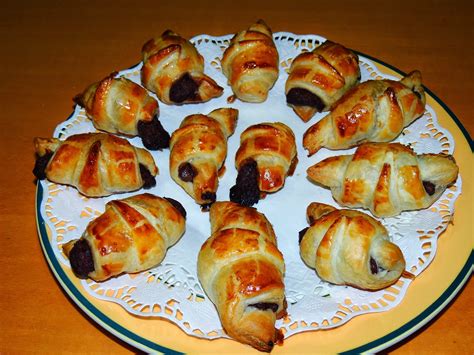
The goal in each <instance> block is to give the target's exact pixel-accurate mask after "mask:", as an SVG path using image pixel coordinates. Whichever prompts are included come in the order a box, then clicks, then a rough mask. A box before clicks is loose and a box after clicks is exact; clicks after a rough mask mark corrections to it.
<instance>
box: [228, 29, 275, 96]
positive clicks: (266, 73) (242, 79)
mask: <svg viewBox="0 0 474 355" xmlns="http://www.w3.org/2000/svg"><path fill="white" fill-rule="evenodd" d="M221 63H222V72H223V73H224V75H225V76H226V78H227V79H228V82H229V85H230V86H231V88H232V91H233V93H234V95H235V96H236V97H237V98H238V99H239V100H242V101H246V102H263V101H265V100H266V99H267V96H268V92H269V91H270V89H271V88H272V87H273V85H274V84H275V82H276V80H277V79H278V71H279V57H278V51H277V49H276V46H275V42H274V41H273V34H272V31H271V29H270V28H269V27H268V26H267V24H266V23H265V22H264V21H262V20H259V21H258V22H257V23H255V24H253V25H252V26H250V27H249V28H248V29H247V30H244V31H241V32H238V33H237V34H235V35H234V37H233V38H232V39H231V41H230V45H229V47H227V49H226V50H225V52H224V55H223V57H222V60H221Z"/></svg>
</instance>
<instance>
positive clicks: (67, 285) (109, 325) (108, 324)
mask: <svg viewBox="0 0 474 355" xmlns="http://www.w3.org/2000/svg"><path fill="white" fill-rule="evenodd" d="M353 51H354V52H355V53H357V54H358V55H361V56H363V57H365V58H367V59H369V60H371V61H374V62H376V63H378V64H381V65H383V66H385V67H387V68H389V69H391V70H393V71H395V72H397V73H398V74H400V75H402V76H403V75H405V73H404V72H403V71H401V70H399V69H397V68H395V67H394V66H392V65H390V64H387V63H385V62H383V61H381V60H379V59H376V58H374V57H372V56H369V55H367V54H364V53H362V52H359V51H356V50H353ZM138 65H140V63H138V64H135V65H133V66H131V67H129V68H128V69H125V70H130V69H133V68H135V67H137V66H138ZM424 88H425V90H426V92H427V93H428V94H429V95H430V96H431V97H432V98H433V99H434V100H435V101H436V102H437V103H438V104H439V105H440V106H441V107H442V108H443V109H444V110H445V111H446V112H447V113H448V115H449V116H450V117H451V119H452V120H453V121H454V122H455V123H456V125H457V126H458V128H459V129H460V130H461V132H462V134H463V135H464V137H465V139H466V141H467V143H468V145H469V147H470V148H471V152H473V151H474V142H473V140H472V139H471V137H470V135H469V133H468V131H467V130H466V128H465V127H464V126H463V124H462V123H461V121H459V119H458V118H457V116H456V115H455V114H454V113H453V111H451V109H450V108H449V107H448V106H447V105H446V104H445V103H444V102H443V101H441V100H440V99H439V98H438V96H436V95H435V94H434V93H433V92H432V91H431V90H429V89H428V88H426V87H424ZM73 113H74V112H73ZM73 113H71V115H70V116H69V117H68V118H67V119H66V120H65V121H67V120H69V119H70V118H71V117H72V115H73ZM42 200H43V187H42V185H41V184H40V183H39V182H38V183H37V188H36V224H37V230H38V234H39V237H40V242H41V247H42V249H43V253H44V255H45V257H46V259H47V261H48V264H49V266H50V268H51V270H52V272H53V274H54V275H55V277H56V279H57V280H58V281H59V283H60V284H61V286H62V287H63V289H64V290H65V291H66V293H67V294H68V295H69V297H71V299H72V300H73V301H74V302H75V303H76V304H77V305H78V306H79V307H80V308H81V309H82V310H83V311H84V312H85V313H86V314H87V315H88V316H89V317H90V318H92V319H93V320H94V321H95V322H96V323H98V324H99V325H101V326H102V327H103V328H104V329H106V330H107V331H108V332H110V333H111V334H113V335H114V336H116V337H118V338H119V339H121V340H123V341H125V342H126V343H128V344H130V345H131V346H134V347H136V348H138V349H140V350H143V351H148V352H150V351H151V352H157V351H158V352H162V353H165V354H183V353H182V352H179V351H176V350H173V349H170V348H167V347H164V346H161V345H159V344H156V343H154V342H152V341H150V340H148V339H145V338H143V337H141V336H139V335H137V334H135V333H133V332H131V331H130V330H128V329H126V328H124V327H123V326H121V325H120V324H118V323H117V322H115V321H113V320H112V319H111V318H109V317H108V316H106V315H105V314H104V313H102V312H101V311H100V310H98V309H97V308H96V307H95V306H94V305H93V304H92V303H90V302H89V301H88V300H87V299H86V298H85V297H84V296H83V295H82V294H81V292H80V291H79V290H78V289H77V288H76V286H75V285H74V284H73V283H72V282H71V281H70V280H69V278H68V276H67V275H66V274H65V273H64V271H63V270H62V268H61V266H60V265H59V262H58V260H57V259H56V257H55V255H54V251H53V249H52V247H51V243H50V242H49V238H48V233H47V231H46V228H45V222H44V219H43V216H41V214H40V206H41V202H42ZM473 264H474V252H473V250H471V253H470V255H469V257H468V259H467V261H466V263H465V264H464V266H463V267H462V269H461V271H460V272H459V274H458V275H457V276H456V278H455V279H454V281H453V282H452V283H451V285H450V286H449V287H448V288H447V289H446V290H445V291H444V292H443V293H442V294H441V296H440V297H439V298H438V299H437V300H436V301H434V302H433V303H432V304H431V305H430V306H428V307H427V308H426V309H425V310H423V311H422V312H421V313H420V314H419V315H418V316H416V317H415V318H413V319H412V320H411V321H409V322H408V323H406V324H404V325H403V326H401V327H400V328H398V329H396V330H394V331H392V332H390V333H389V334H386V335H384V336H383V337H380V338H378V339H375V340H372V341H371V342H369V343H367V344H365V345H362V346H359V347H357V348H354V349H351V350H347V351H345V352H343V353H341V354H358V353H365V352H374V351H381V350H383V349H386V348H388V347H390V346H393V345H395V344H397V343H398V342H400V341H402V340H403V339H405V338H406V337H408V336H409V335H411V334H413V333H414V332H415V331H417V330H418V329H420V328H421V327H423V326H424V325H425V324H427V323H428V322H430V321H431V320H432V319H433V318H434V317H435V316H436V315H438V313H440V312H441V311H442V310H443V309H444V308H445V307H446V306H447V305H448V304H449V303H450V301H451V300H452V299H453V298H454V297H455V296H456V295H457V293H458V292H459V291H460V290H461V289H462V287H463V286H464V284H465V283H466V282H467V280H468V279H469V277H470V275H471V274H472V271H473Z"/></svg>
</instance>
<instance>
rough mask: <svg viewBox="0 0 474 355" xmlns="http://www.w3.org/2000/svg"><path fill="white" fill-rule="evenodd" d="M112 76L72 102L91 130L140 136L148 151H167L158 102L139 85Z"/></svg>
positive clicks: (114, 74) (166, 133) (168, 138)
mask: <svg viewBox="0 0 474 355" xmlns="http://www.w3.org/2000/svg"><path fill="white" fill-rule="evenodd" d="M116 74H117V73H112V74H110V75H109V76H108V77H106V78H105V79H103V80H101V81H99V82H97V83H94V84H92V85H90V86H89V87H88V88H87V89H86V90H85V91H84V93H83V94H81V95H78V96H77V97H76V98H75V101H76V102H77V103H78V104H79V105H81V106H83V107H84V108H85V110H86V114H87V116H88V117H89V118H90V119H91V120H92V123H93V124H94V127H95V128H97V129H100V130H102V131H106V132H109V133H119V134H124V135H127V136H140V137H141V139H142V141H143V145H144V146H145V147H146V148H148V149H163V148H168V146H169V140H170V136H169V134H168V132H166V131H165V129H164V128H163V126H162V125H161V123H160V121H159V120H158V102H157V101H156V100H155V99H154V98H152V97H151V96H150V95H148V92H147V91H146V90H145V89H144V88H142V87H141V86H140V85H138V84H135V83H134V82H133V81H131V80H128V79H126V78H124V77H120V78H115V76H116Z"/></svg>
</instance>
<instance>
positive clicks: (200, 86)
mask: <svg viewBox="0 0 474 355" xmlns="http://www.w3.org/2000/svg"><path fill="white" fill-rule="evenodd" d="M142 55H143V67H142V69H141V77H142V84H143V85H144V86H145V87H146V88H147V89H148V90H150V91H152V92H154V93H155V94H156V96H157V97H158V99H159V100H160V101H162V102H164V103H166V104H185V103H196V102H205V101H209V100H210V99H212V98H214V97H218V96H220V95H222V92H223V88H222V87H220V86H219V85H217V83H216V82H215V81H214V80H213V79H211V78H210V77H209V76H207V75H205V74H204V58H203V56H202V55H201V54H199V52H198V51H197V49H196V47H194V45H193V44H192V43H191V42H189V41H188V40H186V39H184V38H183V37H181V36H180V35H178V34H177V33H174V32H173V31H170V30H167V31H165V32H163V34H162V35H161V36H160V37H157V38H153V39H151V40H149V41H148V42H147V43H145V45H144V46H143V49H142Z"/></svg>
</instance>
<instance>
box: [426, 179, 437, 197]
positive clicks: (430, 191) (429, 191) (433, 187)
mask: <svg viewBox="0 0 474 355" xmlns="http://www.w3.org/2000/svg"><path fill="white" fill-rule="evenodd" d="M423 187H424V188H425V191H426V193H427V194H428V195H430V196H433V194H434V193H435V192H436V185H435V184H433V183H432V182H430V181H423Z"/></svg>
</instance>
